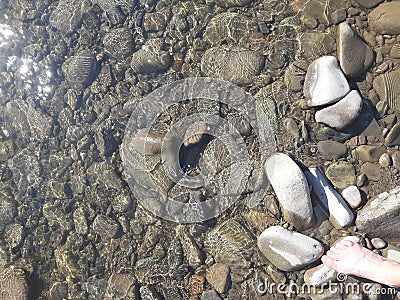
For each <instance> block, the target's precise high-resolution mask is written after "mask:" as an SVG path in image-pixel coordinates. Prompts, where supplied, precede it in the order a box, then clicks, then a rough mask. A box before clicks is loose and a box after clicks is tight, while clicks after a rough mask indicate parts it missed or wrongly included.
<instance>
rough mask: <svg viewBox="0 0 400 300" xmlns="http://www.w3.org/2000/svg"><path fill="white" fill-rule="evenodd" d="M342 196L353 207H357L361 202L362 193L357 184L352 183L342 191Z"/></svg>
mask: <svg viewBox="0 0 400 300" xmlns="http://www.w3.org/2000/svg"><path fill="white" fill-rule="evenodd" d="M342 197H343V199H344V200H346V202H347V203H348V204H349V205H350V207H351V208H357V207H359V206H360V204H361V201H362V199H361V193H360V191H359V190H358V188H357V187H356V186H355V185H351V186H349V187H347V188H345V189H344V190H343V191H342Z"/></svg>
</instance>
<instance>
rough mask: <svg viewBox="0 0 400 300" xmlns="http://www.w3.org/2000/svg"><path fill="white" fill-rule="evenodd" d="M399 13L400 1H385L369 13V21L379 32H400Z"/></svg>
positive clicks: (374, 29) (373, 28)
mask: <svg viewBox="0 0 400 300" xmlns="http://www.w3.org/2000/svg"><path fill="white" fill-rule="evenodd" d="M399 15H400V2H398V1H393V2H388V3H383V4H381V5H379V6H378V7H377V8H375V9H374V10H373V11H371V12H370V13H369V15H368V23H369V26H370V27H371V29H372V30H373V31H375V32H376V33H378V34H399V33H400V22H399Z"/></svg>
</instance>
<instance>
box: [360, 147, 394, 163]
mask: <svg viewBox="0 0 400 300" xmlns="http://www.w3.org/2000/svg"><path fill="white" fill-rule="evenodd" d="M385 152H386V149H385V148H384V147H380V146H371V145H362V146H359V147H357V148H356V149H355V150H354V151H353V154H354V155H355V156H356V157H358V159H359V160H361V161H364V162H366V161H369V162H377V161H379V157H381V155H382V154H383V153H385Z"/></svg>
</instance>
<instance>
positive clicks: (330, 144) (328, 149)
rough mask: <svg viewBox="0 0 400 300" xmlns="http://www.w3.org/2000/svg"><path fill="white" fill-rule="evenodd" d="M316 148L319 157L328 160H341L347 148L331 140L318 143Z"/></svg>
mask: <svg viewBox="0 0 400 300" xmlns="http://www.w3.org/2000/svg"><path fill="white" fill-rule="evenodd" d="M317 148H318V151H319V152H320V153H321V155H322V156H323V157H324V158H325V159H329V160H334V159H338V158H341V157H343V156H344V155H346V153H347V147H346V146H345V145H344V144H342V143H339V142H336V141H331V140H326V141H320V142H318V144H317Z"/></svg>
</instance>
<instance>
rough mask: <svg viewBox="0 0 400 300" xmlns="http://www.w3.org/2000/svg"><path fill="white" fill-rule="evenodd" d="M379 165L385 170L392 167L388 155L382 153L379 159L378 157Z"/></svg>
mask: <svg viewBox="0 0 400 300" xmlns="http://www.w3.org/2000/svg"><path fill="white" fill-rule="evenodd" d="M379 165H380V166H381V167H382V168H387V167H389V166H391V165H392V158H391V157H390V155H389V154H388V153H383V154H382V155H381V157H379Z"/></svg>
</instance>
